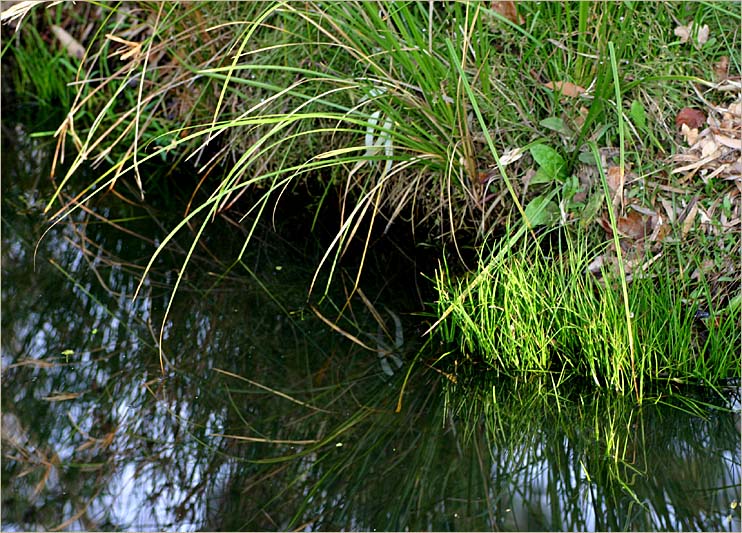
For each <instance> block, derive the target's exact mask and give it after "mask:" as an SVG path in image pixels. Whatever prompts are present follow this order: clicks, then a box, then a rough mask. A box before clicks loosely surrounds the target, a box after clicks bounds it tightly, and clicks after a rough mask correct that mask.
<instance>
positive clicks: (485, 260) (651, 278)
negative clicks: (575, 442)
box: [436, 236, 741, 399]
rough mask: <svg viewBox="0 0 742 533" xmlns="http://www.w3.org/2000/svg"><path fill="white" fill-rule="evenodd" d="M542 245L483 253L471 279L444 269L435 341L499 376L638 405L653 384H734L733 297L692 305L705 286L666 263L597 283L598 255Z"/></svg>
mask: <svg viewBox="0 0 742 533" xmlns="http://www.w3.org/2000/svg"><path fill="white" fill-rule="evenodd" d="M545 241H546V240H545V239H541V240H540V241H538V242H540V243H541V244H542V245H543V246H539V244H538V242H534V241H525V240H523V241H521V242H520V243H517V244H514V245H512V246H511V247H510V248H509V249H505V250H498V252H499V253H493V254H492V255H484V256H483V257H482V261H481V263H480V266H479V269H478V271H477V272H476V273H475V275H473V281H468V280H467V279H459V280H456V279H455V278H452V277H451V276H450V275H449V273H448V272H447V270H446V268H445V267H444V268H442V269H440V271H439V273H438V276H437V278H436V284H437V289H438V292H439V294H440V295H441V299H440V301H439V302H438V310H437V313H436V314H437V315H438V316H445V319H444V320H443V322H441V323H440V324H439V326H438V329H437V335H438V336H439V337H440V338H441V339H442V340H443V341H445V342H447V343H450V344H453V345H454V346H457V347H458V348H459V349H460V350H461V351H462V352H463V356H464V357H467V356H468V357H471V358H474V359H478V360H483V361H484V362H485V363H486V364H487V365H488V366H489V367H490V368H493V369H495V370H496V371H497V372H498V373H501V374H503V375H508V376H518V375H520V376H523V375H526V374H537V375H545V376H546V375H548V376H552V377H554V379H555V380H556V382H560V381H563V380H566V379H568V378H569V379H572V378H575V377H577V378H585V379H587V380H590V381H592V382H593V383H594V384H595V385H596V386H597V387H599V388H610V389H614V390H616V391H620V392H632V393H635V394H636V396H637V397H638V398H640V399H641V398H642V397H643V395H644V392H645V391H646V390H648V388H649V387H650V385H651V386H656V385H658V384H662V383H670V382H672V383H694V384H704V385H710V386H714V385H718V384H719V383H721V382H723V381H724V380H726V379H729V378H735V377H736V378H739V374H740V372H739V370H740V369H739V353H740V348H741V344H740V323H739V318H740V306H739V301H738V299H737V300H735V301H732V302H730V303H727V305H726V306H724V307H718V306H717V305H715V303H714V302H713V298H712V295H711V294H710V293H709V292H703V291H700V292H699V291H697V290H696V291H695V295H696V297H695V299H693V298H690V297H689V295H691V294H694V288H695V289H698V288H703V287H704V286H705V283H704V282H703V281H700V282H698V281H693V280H691V279H690V276H689V275H688V274H689V273H688V274H686V276H682V275H679V274H678V271H677V269H675V268H672V266H671V263H670V262H669V261H658V262H657V263H655V265H653V266H652V267H650V268H648V269H647V270H646V271H645V272H644V273H642V274H639V273H635V274H634V277H633V280H632V281H631V283H629V284H623V283H621V279H620V278H618V277H617V276H616V275H615V273H613V272H611V271H610V270H607V269H605V270H604V271H603V277H602V279H601V278H598V277H595V276H593V274H591V273H590V271H589V270H588V266H589V264H590V262H591V261H592V260H593V259H594V258H595V257H596V256H598V255H599V254H601V253H602V252H604V250H598V249H590V248H588V247H587V246H586V245H585V244H584V243H585V242H586V240H585V239H584V238H576V237H574V236H570V237H567V238H566V240H565V242H563V243H561V244H560V245H558V248H559V249H554V250H551V251H550V252H549V253H545V252H544V249H543V247H546V246H548V244H546V242H545ZM622 287H624V288H625V289H626V297H627V300H626V301H627V302H628V313H629V314H628V316H627V308H626V307H625V306H624V296H623V294H622ZM703 312H707V313H709V314H710V316H709V317H708V318H704V319H701V318H698V317H699V316H705V315H702V313H703ZM697 313H698V314H697ZM632 346H633V347H634V350H633V353H632Z"/></svg>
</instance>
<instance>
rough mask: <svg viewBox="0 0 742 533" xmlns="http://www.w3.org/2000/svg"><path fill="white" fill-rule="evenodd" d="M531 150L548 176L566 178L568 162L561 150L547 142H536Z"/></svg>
mask: <svg viewBox="0 0 742 533" xmlns="http://www.w3.org/2000/svg"><path fill="white" fill-rule="evenodd" d="M529 151H530V152H531V155H532V156H533V159H534V160H535V161H536V163H538V164H539V166H540V167H541V168H542V169H543V170H544V172H546V174H547V175H548V176H550V177H551V178H552V179H564V177H565V174H566V172H565V170H566V167H567V164H566V163H565V161H564V158H563V157H562V156H561V155H559V152H557V151H556V150H554V149H553V148H551V147H550V146H546V145H545V144H534V145H533V146H531V148H530V149H529Z"/></svg>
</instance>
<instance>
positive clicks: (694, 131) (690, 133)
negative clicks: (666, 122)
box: [680, 124, 698, 146]
mask: <svg viewBox="0 0 742 533" xmlns="http://www.w3.org/2000/svg"><path fill="white" fill-rule="evenodd" d="M680 133H681V134H682V135H683V138H684V139H685V142H686V143H688V146H693V145H694V144H696V141H697V140H698V128H689V127H688V124H682V125H681V126H680Z"/></svg>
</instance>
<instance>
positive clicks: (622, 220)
mask: <svg viewBox="0 0 742 533" xmlns="http://www.w3.org/2000/svg"><path fill="white" fill-rule="evenodd" d="M616 229H617V230H618V233H619V234H621V235H623V236H624V237H629V238H630V239H634V240H635V241H638V240H640V239H643V238H644V237H645V236H646V234H647V229H648V228H647V222H646V221H645V220H644V217H642V215H641V213H639V212H638V211H633V210H632V211H629V212H628V213H627V214H626V216H625V217H618V219H617V220H616Z"/></svg>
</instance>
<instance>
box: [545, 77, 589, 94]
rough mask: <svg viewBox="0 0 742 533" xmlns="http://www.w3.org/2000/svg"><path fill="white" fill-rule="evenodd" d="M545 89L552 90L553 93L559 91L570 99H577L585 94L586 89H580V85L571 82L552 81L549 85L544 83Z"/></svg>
mask: <svg viewBox="0 0 742 533" xmlns="http://www.w3.org/2000/svg"><path fill="white" fill-rule="evenodd" d="M544 87H546V88H547V89H551V90H552V91H558V92H560V93H562V94H563V95H564V96H568V97H570V98H575V97H577V96H580V95H581V94H582V93H584V92H585V88H584V87H580V86H579V85H575V84H574V83H572V82H569V81H555V82H552V81H550V82H548V83H544Z"/></svg>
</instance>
